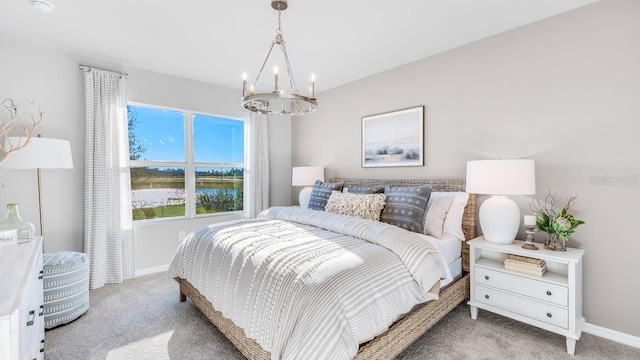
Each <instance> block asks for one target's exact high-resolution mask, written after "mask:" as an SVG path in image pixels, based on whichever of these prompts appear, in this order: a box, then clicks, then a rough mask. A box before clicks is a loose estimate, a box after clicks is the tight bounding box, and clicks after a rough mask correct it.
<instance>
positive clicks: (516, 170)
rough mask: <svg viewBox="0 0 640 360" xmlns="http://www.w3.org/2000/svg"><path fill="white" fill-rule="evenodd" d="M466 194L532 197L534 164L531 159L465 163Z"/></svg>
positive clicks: (534, 183) (534, 181)
mask: <svg viewBox="0 0 640 360" xmlns="http://www.w3.org/2000/svg"><path fill="white" fill-rule="evenodd" d="M466 184H467V192H468V193H473V194H487V195H534V194H535V193H536V173H535V164H534V161H533V160H531V159H512V160H474V161H468V162H467V181H466Z"/></svg>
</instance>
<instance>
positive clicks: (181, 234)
mask: <svg viewBox="0 0 640 360" xmlns="http://www.w3.org/2000/svg"><path fill="white" fill-rule="evenodd" d="M186 237H187V232H186V231H184V230H180V231H178V241H180V242H182V240H184V238H186Z"/></svg>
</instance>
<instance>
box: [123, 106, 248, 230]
mask: <svg viewBox="0 0 640 360" xmlns="http://www.w3.org/2000/svg"><path fill="white" fill-rule="evenodd" d="M127 113H128V118H129V123H128V125H129V156H130V160H131V161H130V166H131V168H130V171H131V210H132V216H133V220H146V219H156V218H176V217H189V218H190V217H194V216H201V215H207V214H214V213H220V212H227V211H237V210H242V201H243V196H242V195H243V194H242V189H243V175H244V169H243V166H244V122H243V121H242V120H238V119H232V118H227V117H222V116H214V115H208V114H201V113H195V112H191V111H184V110H176V109H167V108H161V107H155V106H149V105H139V104H129V105H128V106H127Z"/></svg>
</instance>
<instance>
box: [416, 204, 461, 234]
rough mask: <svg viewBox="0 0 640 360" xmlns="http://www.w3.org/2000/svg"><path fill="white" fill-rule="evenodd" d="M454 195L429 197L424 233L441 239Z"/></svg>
mask: <svg viewBox="0 0 640 360" xmlns="http://www.w3.org/2000/svg"><path fill="white" fill-rule="evenodd" d="M453 199H454V196H437V197H435V198H432V197H429V202H428V203H427V212H426V215H425V217H424V225H423V229H422V233H423V234H426V235H431V236H433V237H435V238H438V239H440V238H441V237H442V233H443V232H444V222H445V220H446V218H447V213H448V212H449V209H450V208H451V204H452V203H453Z"/></svg>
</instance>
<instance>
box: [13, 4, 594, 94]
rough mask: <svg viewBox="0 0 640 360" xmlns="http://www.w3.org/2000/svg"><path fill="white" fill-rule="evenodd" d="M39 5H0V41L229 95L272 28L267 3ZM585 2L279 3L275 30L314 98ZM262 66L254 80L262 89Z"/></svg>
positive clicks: (252, 66) (256, 64) (262, 50)
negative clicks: (42, 9)
mask: <svg viewBox="0 0 640 360" xmlns="http://www.w3.org/2000/svg"><path fill="white" fill-rule="evenodd" d="M49 1H51V2H52V3H53V4H54V5H55V7H56V9H55V10H54V11H53V12H52V13H50V14H41V13H39V12H37V11H35V10H34V9H33V8H32V7H31V5H30V2H29V1H28V0H2V1H1V2H0V37H1V38H5V39H7V40H10V41H14V42H19V43H26V44H31V45H36V46H42V47H46V48H51V49H56V50H59V51H63V52H69V53H75V54H80V55H83V56H88V57H92V58H98V59H102V60H106V61H109V62H114V63H117V64H122V65H127V66H133V67H137V68H142V69H147V70H152V71H156V72H160V73H165V74H169V75H174V76H178V77H182V78H187V79H193V80H198V81H203V82H206V83H211V84H216V85H220V86H224V87H229V88H234V89H238V91H240V88H241V86H242V83H241V81H242V79H241V77H242V73H243V72H246V73H247V74H248V76H249V82H250V83H251V82H252V81H253V79H255V76H256V75H257V72H258V70H259V68H260V66H261V65H262V62H263V61H264V58H265V56H266V54H267V51H268V49H269V46H270V44H271V42H272V41H273V39H274V37H275V29H276V27H277V12H276V11H275V10H273V9H272V8H271V5H270V4H271V2H270V0H236V1H229V0H227V1H221V0H180V1H177V0H105V1H97V0H84V1H77V0H49ZM593 2H595V0H316V1H312V0H289V8H288V9H287V10H286V11H283V12H282V31H283V35H284V39H285V41H286V45H287V51H288V53H289V58H290V61H291V66H292V69H293V72H294V75H296V76H297V78H296V81H297V85H298V86H297V87H298V89H300V90H301V92H302V93H306V91H305V90H303V89H307V87H308V84H309V77H310V75H311V74H312V73H313V74H315V76H316V93H317V92H319V91H322V90H327V89H330V88H333V87H336V86H339V85H342V84H345V83H348V82H351V81H354V80H358V79H361V78H364V77H366V76H369V75H372V74H375V73H379V72H381V71H384V70H387V69H391V68H394V67H397V66H400V65H403V64H406V63H409V62H412V61H416V60H419V59H422V58H425V57H428V56H431V55H434V54H437V53H441V52H443V51H446V50H449V49H452V48H455V47H458V46H461V45H464V44H467V43H470V42H473V41H476V40H479V39H482V38H485V37H488V36H491V35H494V34H497V33H500V32H504V31H507V30H510V29H513V28H516V27H519V26H522V25H525V24H528V23H531V22H534V21H538V20H541V19H544V18H547V17H550V16H553V15H556V14H559V13H562V12H565V11H569V10H572V9H575V8H577V7H580V6H584V5H586V4H589V3H593ZM274 51H275V50H274ZM276 55H277V56H276ZM272 58H273V59H275V60H276V62H278V63H279V64H281V65H279V68H280V69H284V62H283V61H282V57H281V54H277V53H274V55H272ZM0 61H1V54H0ZM89 65H91V64H89ZM271 67H272V65H271V64H268V65H267V68H266V69H265V75H263V77H262V79H265V77H266V78H268V79H267V80H269V82H270V83H271V84H272V81H273V80H272V75H271V74H272V70H271ZM281 79H283V77H282V75H281ZM267 80H265V81H267ZM280 81H281V83H280V84H281V88H283V87H284V86H283V80H280ZM258 84H259V85H261V84H263V82H262V81H261V82H259V83H258ZM284 88H285V89H288V86H287V87H284ZM258 89H260V86H259V87H258Z"/></svg>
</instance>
